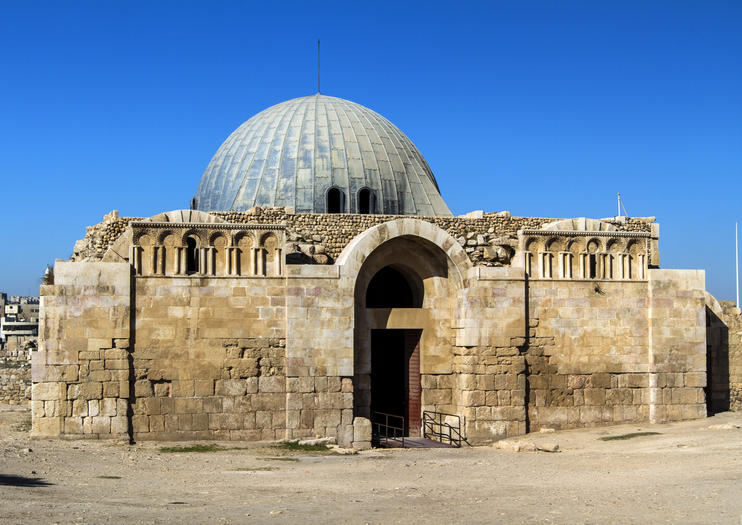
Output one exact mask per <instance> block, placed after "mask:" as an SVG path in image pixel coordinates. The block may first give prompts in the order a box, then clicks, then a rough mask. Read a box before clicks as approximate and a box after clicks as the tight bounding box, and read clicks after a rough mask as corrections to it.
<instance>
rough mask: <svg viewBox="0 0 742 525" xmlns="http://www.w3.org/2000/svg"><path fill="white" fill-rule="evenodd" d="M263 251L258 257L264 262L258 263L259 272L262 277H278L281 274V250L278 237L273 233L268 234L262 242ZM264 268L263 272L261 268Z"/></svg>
mask: <svg viewBox="0 0 742 525" xmlns="http://www.w3.org/2000/svg"><path fill="white" fill-rule="evenodd" d="M260 244H261V246H262V249H261V250H260V253H259V254H258V257H262V260H260V261H259V262H258V269H259V270H258V272H259V273H260V274H261V275H267V276H276V275H280V274H281V248H280V245H279V242H278V237H276V236H275V234H273V233H266V234H265V235H263V238H262V239H261V240H260ZM261 267H262V272H261V271H260V268H261Z"/></svg>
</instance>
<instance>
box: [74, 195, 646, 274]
mask: <svg viewBox="0 0 742 525" xmlns="http://www.w3.org/2000/svg"><path fill="white" fill-rule="evenodd" d="M212 215H214V216H216V217H219V218H221V219H224V220H226V221H228V222H230V223H235V224H282V225H286V227H287V240H288V241H289V243H290V244H291V246H289V248H291V249H287V252H286V253H287V255H289V254H293V258H292V257H289V262H293V263H305V264H307V263H311V264H332V263H333V262H334V261H335V259H336V258H337V257H338V255H339V254H340V252H341V251H342V250H343V248H345V246H347V244H348V242H350V240H351V239H353V238H354V237H355V236H356V235H358V234H360V233H361V232H363V231H365V230H367V229H369V228H371V227H373V226H375V225H378V224H381V223H384V222H388V221H391V220H395V219H400V218H403V217H404V216H400V215H361V214H346V213H341V214H319V213H294V212H293V209H292V208H260V207H256V208H253V209H251V210H249V211H247V212H213V213H212ZM408 218H414V219H419V220H423V221H426V222H429V223H431V224H435V225H436V226H438V227H440V228H442V229H443V230H444V231H446V232H447V233H448V234H449V235H451V236H452V237H454V238H455V239H456V240H457V242H458V243H459V244H461V245H462V246H463V247H464V248H465V250H466V253H467V255H468V256H469V258H470V259H471V260H472V262H473V263H475V264H476V265H481V266H501V265H507V264H509V261H510V257H511V256H512V250H513V249H514V248H515V247H516V246H517V241H516V232H517V231H518V230H519V229H534V228H540V227H541V226H543V225H544V224H547V223H550V222H553V221H556V220H559V219H551V218H541V217H512V216H510V213H509V212H499V213H483V214H479V215H477V216H476V217H416V216H415V217H408ZM140 220H142V219H141V218H137V217H119V216H118V212H116V211H114V212H111V213H110V214H108V215H106V217H105V218H104V221H103V222H101V223H100V224H96V225H93V226H89V227H88V229H87V232H86V235H85V237H84V238H83V239H81V240H80V241H78V242H77V243H76V244H75V248H74V254H73V256H72V260H99V259H102V258H103V255H104V254H105V253H106V250H107V249H108V247H109V246H111V245H112V244H113V242H114V241H115V240H116V239H117V238H118V237H119V236H121V234H122V233H123V232H124V231H125V229H126V227H127V226H128V224H129V223H130V222H131V221H140ZM653 220H654V219H653V218H649V219H644V218H624V219H623V220H622V221H620V222H618V221H616V222H615V223H613V225H614V226H615V227H616V229H617V230H618V231H640V232H649V231H651V228H652V226H651V221H653ZM497 246H504V247H505V248H506V249H505V252H503V251H502V250H497V249H496V247H497ZM507 252H510V253H507Z"/></svg>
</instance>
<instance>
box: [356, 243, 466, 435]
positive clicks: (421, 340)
mask: <svg viewBox="0 0 742 525" xmlns="http://www.w3.org/2000/svg"><path fill="white" fill-rule="evenodd" d="M452 272H453V273H454V274H456V275H458V273H459V272H458V269H456V268H455V266H454V265H453V263H452V262H451V259H450V257H449V256H448V255H447V253H446V252H445V251H443V250H442V249H441V247H440V246H439V245H437V244H434V243H433V242H431V241H429V240H427V239H425V238H423V237H420V236H416V235H400V236H397V237H393V238H391V239H388V240H386V241H384V242H382V243H381V244H379V245H377V247H376V248H375V249H373V250H372V251H371V252H370V253H369V254H368V256H367V257H366V258H365V259H364V260H363V263H362V264H361V267H360V269H359V271H358V274H357V278H356V284H355V292H354V294H355V323H354V326H355V328H354V413H355V415H356V416H361V417H367V418H370V419H371V420H372V422H374V423H378V422H379V421H383V420H385V419H387V420H388V417H389V416H393V417H394V419H393V420H391V421H387V422H388V423H389V424H390V425H392V426H394V427H396V428H398V429H399V430H400V435H405V436H419V435H420V434H421V422H422V411H423V410H439V409H442V408H446V409H450V408H451V406H450V405H451V400H450V399H451V396H450V386H448V385H446V386H442V387H441V388H440V389H439V388H438V387H437V386H434V387H431V388H432V389H435V392H434V393H433V395H434V396H435V395H437V396H438V397H437V398H435V399H434V398H433V397H430V395H429V396H428V397H429V400H428V402H427V404H426V390H425V389H424V388H423V385H424V384H425V381H426V377H427V384H428V385H431V384H434V383H435V384H436V385H437V382H438V380H437V378H438V376H439V375H441V374H450V373H451V363H452V354H451V352H452V350H451V348H452V342H453V338H454V335H453V330H452V327H451V318H452V313H453V308H454V306H455V302H456V296H457V290H458V289H460V286H461V283H460V281H459V280H458V279H457V278H453V279H450V278H449V277H450V274H451V273H452ZM441 384H443V382H441ZM445 388H447V389H448V392H449V395H448V396H446V395H444V392H443V389H445ZM429 394H430V392H429ZM444 405H445V406H444Z"/></svg>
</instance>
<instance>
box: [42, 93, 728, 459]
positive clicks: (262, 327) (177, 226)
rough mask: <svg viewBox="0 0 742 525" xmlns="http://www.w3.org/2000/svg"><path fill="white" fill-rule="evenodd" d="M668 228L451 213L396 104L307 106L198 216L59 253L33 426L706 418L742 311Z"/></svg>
mask: <svg viewBox="0 0 742 525" xmlns="http://www.w3.org/2000/svg"><path fill="white" fill-rule="evenodd" d="M658 238H659V226H658V224H657V223H656V222H655V221H654V218H626V217H617V218H609V219H600V220H598V219H586V218H573V219H560V218H537V217H513V216H511V215H510V214H509V213H508V212H499V213H482V212H474V213H470V214H468V215H466V216H461V217H453V216H452V214H451V212H450V210H449V209H448V207H447V206H446V204H445V203H444V201H443V199H442V198H441V195H440V193H439V191H438V186H437V183H436V181H435V178H434V176H433V174H432V172H431V170H430V168H429V167H428V165H427V163H426V162H425V160H424V158H423V157H422V155H421V154H420V152H419V151H418V150H417V148H416V147H415V146H414V145H413V144H412V142H411V141H410V140H409V139H408V138H407V137H406V136H405V135H404V134H403V133H402V132H401V131H400V130H399V129H397V128H396V127H395V126H394V125H393V124H391V123H390V122H389V121H387V120H386V119H384V118H383V117H381V116H380V115H378V114H377V113H375V112H373V111H371V110H369V109H367V108H365V107H363V106H360V105H358V104H355V103H352V102H349V101H346V100H342V99H338V98H333V97H327V96H323V95H319V94H318V95H315V96H310V97H304V98H299V99H294V100H290V101H287V102H284V103H281V104H278V105H276V106H273V107H272V108H269V109H267V110H265V111H263V112H262V113H260V114H258V115H257V116H255V117H253V118H252V119H250V120H248V121H247V122H246V123H245V124H243V125H242V126H240V128H238V129H237V130H236V131H235V132H234V133H233V134H232V135H230V137H229V138H228V139H227V140H226V141H225V142H224V144H223V145H222V146H221V147H220V148H219V150H218V151H217V153H216V154H215V156H214V158H213V159H212V160H211V162H210V163H209V165H208V167H207V168H206V171H205V172H204V175H203V177H202V180H201V183H200V184H199V186H198V190H197V192H196V195H195V197H194V199H193V200H192V202H191V209H189V210H177V211H172V212H165V213H162V214H159V215H156V216H154V217H149V218H138V217H120V216H118V213H116V212H112V213H111V214H109V215H107V216H106V217H105V218H104V221H103V222H102V223H101V224H98V225H96V226H92V227H90V228H88V232H87V235H86V236H85V238H84V239H82V240H81V241H78V243H76V245H75V253H74V255H73V256H72V258H71V260H68V261H57V262H56V264H55V268H54V278H55V281H54V284H53V285H46V286H42V288H41V295H42V299H41V324H40V348H39V351H38V352H36V353H35V355H34V362H33V381H34V384H33V401H32V420H33V433H34V434H35V435H37V436H70V437H94V438H103V437H127V438H131V439H135V440H141V439H234V440H241V439H246V440H248V439H249V440H258V439H284V438H296V437H304V436H331V437H335V438H337V440H338V442H339V443H341V444H343V445H351V444H354V445H355V446H366V445H367V441H368V440H369V439H370V438H369V435H368V432H367V428H368V420H369V418H374V417H376V416H374V414H377V413H386V414H393V415H396V416H401V417H403V418H404V421H403V423H402V425H403V428H404V432H405V433H407V434H408V435H416V434H419V433H420V431H421V426H422V425H423V421H422V419H423V414H430V413H433V412H434V413H446V414H455V415H458V416H460V417H461V418H462V420H463V428H462V433H463V434H464V435H465V437H467V438H468V440H469V441H470V442H485V441H491V440H494V439H498V438H501V437H504V436H508V435H516V434H522V433H524V432H527V431H532V430H537V429H539V428H541V427H553V428H570V427H577V426H588V425H599V424H606V423H621V422H633V421H653V422H661V421H674V420H681V419H691V418H699V417H705V416H706V414H707V411H708V410H709V406H710V405H709V402H707V399H710V397H711V395H712V392H711V390H708V391H707V390H705V389H707V388H709V387H708V386H707V385H713V396H714V399H716V400H717V403H718V406H719V407H721V408H723V406H724V403H726V407H728V406H729V405H730V403H732V404H734V403H735V402H737V403H738V402H739V399H738V398H739V395H740V389H739V384H740V372H742V371H741V370H740V367H739V366H738V363H739V345H738V344H737V343H736V342H734V343H730V341H732V340H733V339H734V338H735V337H737V339H734V341H738V340H739V339H738V338H739V332H738V331H737V332H730V330H729V329H728V328H727V324H728V320H727V318H728V317H729V316H731V317H733V318H735V319H738V315H739V310H738V309H736V308H735V307H734V306H731V305H727V306H725V307H724V308H722V306H721V305H719V303H717V302H716V301H715V300H714V299H713V298H712V297H710V296H709V295H708V294H707V293H706V291H705V283H704V272H703V271H702V270H666V269H660V261H659V252H658ZM722 310H723V311H722ZM708 312H711V315H707V313H708ZM735 316H737V317H735ZM707 323H708V324H709V326H710V327H711V328H710V329H709V330H707ZM737 327H739V324H738V325H737ZM707 345H708V348H707ZM724 345H726V346H724ZM735 345H736V346H735ZM730 355H733V358H730ZM725 359H726V364H724V360H725ZM722 369H725V370H726V379H724V378H723V374H720V375H717V378H716V379H714V380H712V381H709V372H710V371H712V370H722ZM725 381H726V383H725ZM730 384H731V385H732V388H731V392H733V395H732V397H731V398H730ZM707 394H708V395H707ZM735 396H736V398H737V400H736V401H735Z"/></svg>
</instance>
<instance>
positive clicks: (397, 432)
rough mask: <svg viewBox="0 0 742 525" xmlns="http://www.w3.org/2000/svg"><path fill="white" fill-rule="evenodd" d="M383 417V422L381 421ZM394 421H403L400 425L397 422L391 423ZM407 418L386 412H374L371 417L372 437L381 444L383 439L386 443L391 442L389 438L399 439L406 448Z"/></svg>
mask: <svg viewBox="0 0 742 525" xmlns="http://www.w3.org/2000/svg"><path fill="white" fill-rule="evenodd" d="M379 419H383V422H381V421H379ZM390 420H392V422H394V423H397V422H401V425H400V426H397V425H396V424H394V425H393V424H390ZM404 429H405V420H404V417H403V416H398V415H396V414H387V413H385V412H374V413H373V414H372V417H371V434H372V439H373V440H374V441H375V442H376V443H377V444H381V442H382V440H383V442H384V443H385V444H387V443H389V440H392V441H398V442H400V443H401V445H402V447H403V448H404V438H405V430H404Z"/></svg>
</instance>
